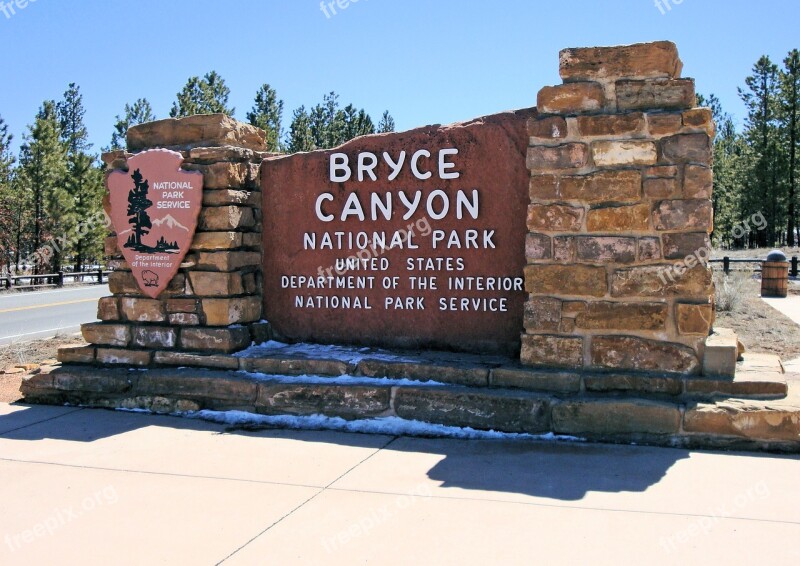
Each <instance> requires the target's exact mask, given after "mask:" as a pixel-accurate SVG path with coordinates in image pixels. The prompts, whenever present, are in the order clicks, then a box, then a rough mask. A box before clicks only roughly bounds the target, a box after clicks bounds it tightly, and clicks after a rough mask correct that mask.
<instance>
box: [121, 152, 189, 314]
mask: <svg viewBox="0 0 800 566" xmlns="http://www.w3.org/2000/svg"><path fill="white" fill-rule="evenodd" d="M182 163H183V156H182V155H181V154H180V153H178V152H175V151H169V150H166V149H153V150H149V151H144V152H142V153H138V154H136V155H134V156H133V157H131V158H129V159H128V171H127V172H125V171H114V172H113V173H111V174H110V175H109V176H108V181H107V182H108V190H109V193H110V195H111V222H112V224H113V226H114V230H115V231H116V233H117V245H118V246H119V249H120V250H121V251H122V255H123V256H124V257H125V261H127V262H128V265H130V267H131V270H132V271H133V275H134V277H135V278H136V281H137V282H138V284H139V288H140V289H141V290H142V292H143V293H144V294H145V295H147V296H148V297H151V298H153V299H155V298H156V297H158V295H159V294H160V293H161V291H163V290H164V289H165V288H166V287H167V285H168V284H169V282H170V281H171V280H172V278H173V277H175V274H176V273H177V272H178V268H179V267H180V265H181V262H182V261H183V258H184V257H185V256H186V253H187V252H188V251H189V247H190V246H191V244H192V238H193V237H194V232H195V230H196V229H197V219H198V216H199V215H200V209H201V208H202V206H203V174H202V173H200V172H195V171H183V170H181V164H182Z"/></svg>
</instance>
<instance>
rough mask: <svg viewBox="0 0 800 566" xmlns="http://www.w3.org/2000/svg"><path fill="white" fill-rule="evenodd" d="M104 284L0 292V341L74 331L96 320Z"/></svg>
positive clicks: (29, 338) (21, 339) (2, 342)
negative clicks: (47, 289)
mask: <svg viewBox="0 0 800 566" xmlns="http://www.w3.org/2000/svg"><path fill="white" fill-rule="evenodd" d="M110 294H111V292H110V291H109V289H108V285H90V286H86V287H74V288H68V289H56V290H49V291H32V292H26V293H9V294H0V344H9V343H11V342H25V341H28V340H36V339H39V338H49V337H52V336H55V335H56V334H66V333H69V332H77V331H78V330H80V325H81V324H82V323H84V322H92V321H94V320H97V299H99V298H100V297H105V296H108V295H110Z"/></svg>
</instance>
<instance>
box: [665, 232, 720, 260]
mask: <svg viewBox="0 0 800 566" xmlns="http://www.w3.org/2000/svg"><path fill="white" fill-rule="evenodd" d="M661 241H662V242H663V244H664V258H665V259H684V258H685V257H686V256H688V255H695V256H697V257H699V258H701V259H702V258H703V256H706V257H708V256H710V255H711V240H710V239H709V237H708V234H707V233H706V232H678V233H674V234H663V235H662V236H661Z"/></svg>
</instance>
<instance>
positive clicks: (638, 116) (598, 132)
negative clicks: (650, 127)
mask: <svg viewBox="0 0 800 566" xmlns="http://www.w3.org/2000/svg"><path fill="white" fill-rule="evenodd" d="M577 122H578V132H579V133H580V135H582V136H605V137H613V136H621V135H625V134H636V133H638V132H641V131H643V130H644V126H645V122H644V114H642V113H640V112H634V113H631V114H611V115H601V116H578V118H577Z"/></svg>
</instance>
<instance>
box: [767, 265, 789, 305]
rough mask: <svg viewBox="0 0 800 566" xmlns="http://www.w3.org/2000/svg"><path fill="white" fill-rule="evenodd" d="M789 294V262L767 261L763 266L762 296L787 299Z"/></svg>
mask: <svg viewBox="0 0 800 566" xmlns="http://www.w3.org/2000/svg"><path fill="white" fill-rule="evenodd" d="M788 293H789V262H788V261H765V262H764V263H762V264H761V296H762V297H785V296H786V295H787V294H788Z"/></svg>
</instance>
